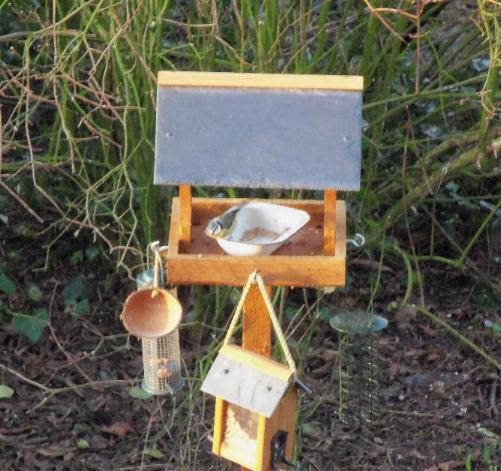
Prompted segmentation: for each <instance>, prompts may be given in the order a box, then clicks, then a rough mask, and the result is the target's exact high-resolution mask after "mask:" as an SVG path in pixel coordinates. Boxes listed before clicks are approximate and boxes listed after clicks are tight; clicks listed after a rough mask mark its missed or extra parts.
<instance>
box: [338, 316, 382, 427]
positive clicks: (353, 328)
mask: <svg viewBox="0 0 501 471" xmlns="http://www.w3.org/2000/svg"><path fill="white" fill-rule="evenodd" d="M387 324H388V321H387V320H386V319H385V318H384V317H382V316H379V315H377V314H372V313H369V312H365V311H360V310H357V311H351V312H344V313H342V314H338V315H337V316H334V317H333V318H332V319H331V321H330V325H331V327H333V328H334V329H335V330H337V332H338V333H339V418H340V419H341V421H342V422H343V423H345V424H347V425H349V426H350V427H354V428H358V427H361V426H362V425H364V424H367V425H372V424H374V423H375V421H376V419H377V418H378V415H379V348H378V343H379V333H380V331H381V330H383V329H384V328H385V327H386V325H387Z"/></svg>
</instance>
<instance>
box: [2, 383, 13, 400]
mask: <svg viewBox="0 0 501 471" xmlns="http://www.w3.org/2000/svg"><path fill="white" fill-rule="evenodd" d="M14 393H15V391H14V390H13V389H12V388H11V387H9V386H6V385H5V384H0V399H9V398H11V397H12V396H13V395H14Z"/></svg>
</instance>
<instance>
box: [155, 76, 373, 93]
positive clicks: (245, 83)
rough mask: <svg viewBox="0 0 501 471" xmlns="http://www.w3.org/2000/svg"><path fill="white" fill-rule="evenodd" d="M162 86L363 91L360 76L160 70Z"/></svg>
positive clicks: (159, 77) (362, 80)
mask: <svg viewBox="0 0 501 471" xmlns="http://www.w3.org/2000/svg"><path fill="white" fill-rule="evenodd" d="M158 85H159V86H160V87H201V88H263V89H296V90H338V91H347V92H360V91H362V90H363V88H364V78H363V77H362V76H360V75H306V74H305V75H301V74H247V73H245V74H244V73H233V72H171V71H160V72H158Z"/></svg>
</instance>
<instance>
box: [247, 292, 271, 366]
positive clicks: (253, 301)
mask: <svg viewBox="0 0 501 471" xmlns="http://www.w3.org/2000/svg"><path fill="white" fill-rule="evenodd" d="M266 289H267V291H268V295H269V296H270V297H271V288H270V287H267V288H266ZM243 319H244V325H243V335H242V347H243V348H245V349H246V350H250V351H251V352H255V353H258V354H259V355H263V356H265V357H269V356H271V319H270V316H269V314H268V311H267V309H266V305H265V303H264V300H263V297H262V296H261V292H260V291H259V287H258V285H257V284H256V285H253V286H251V288H250V290H249V294H248V295H247V299H246V300H245V303H244V316H243Z"/></svg>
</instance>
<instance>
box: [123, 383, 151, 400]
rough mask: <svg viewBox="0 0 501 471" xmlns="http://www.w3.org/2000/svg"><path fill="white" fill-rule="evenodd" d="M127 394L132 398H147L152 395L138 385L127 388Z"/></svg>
mask: <svg viewBox="0 0 501 471" xmlns="http://www.w3.org/2000/svg"><path fill="white" fill-rule="evenodd" d="M129 396H130V397H133V398H134V399H149V398H150V397H151V396H152V394H150V393H149V392H147V391H145V390H144V389H143V388H142V387H140V386H135V387H134V388H130V389H129Z"/></svg>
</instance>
